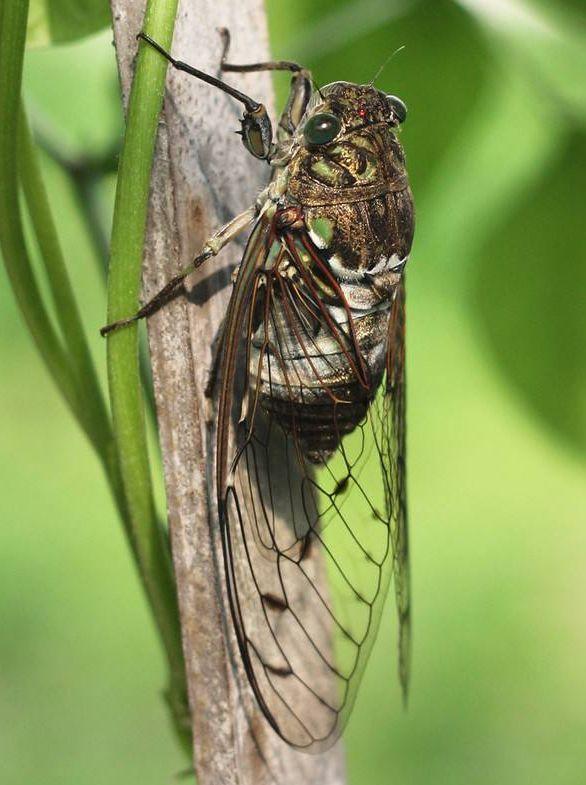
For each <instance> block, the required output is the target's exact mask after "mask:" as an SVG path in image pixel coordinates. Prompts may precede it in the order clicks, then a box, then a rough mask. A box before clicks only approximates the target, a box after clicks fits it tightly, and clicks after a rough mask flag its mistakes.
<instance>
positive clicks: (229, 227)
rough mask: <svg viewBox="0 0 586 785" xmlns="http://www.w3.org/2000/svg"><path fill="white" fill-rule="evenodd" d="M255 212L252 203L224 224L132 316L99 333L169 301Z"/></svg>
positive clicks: (126, 322)
mask: <svg viewBox="0 0 586 785" xmlns="http://www.w3.org/2000/svg"><path fill="white" fill-rule="evenodd" d="M257 214H258V206H257V205H254V206H253V207H249V208H248V210H245V211H244V212H243V213H240V215H237V216H236V217H235V218H233V219H232V220H231V221H230V222H229V223H227V224H225V226H223V227H222V228H221V229H219V230H218V231H217V232H216V233H215V234H213V235H212V236H211V237H210V239H209V240H208V241H207V243H206V244H205V245H204V247H203V250H202V252H201V253H200V254H199V256H196V257H195V259H194V260H193V261H192V262H191V264H190V265H189V266H188V267H186V268H185V269H184V270H182V271H181V272H180V273H179V275H176V276H175V278H172V279H171V280H170V281H169V283H168V284H166V285H165V286H163V288H162V289H161V291H160V292H157V294H155V296H154V297H153V298H152V299H151V300H149V301H148V303H145V304H144V305H143V306H142V308H141V309H140V310H139V311H137V312H136V313H135V314H134V316H129V317H127V318H126V319H119V320H118V321H116V322H112V324H107V325H106V326H105V327H102V329H101V330H100V333H101V334H102V335H108V333H111V332H113V331H114V330H118V329H120V327H126V326H127V325H129V324H132V322H136V321H137V320H138V319H144V318H145V317H147V316H151V315H152V314H153V313H155V312H156V311H158V310H159V308H162V307H163V305H165V304H166V303H168V302H170V301H171V300H172V299H173V298H174V297H176V296H177V295H178V294H179V292H180V291H181V290H182V289H183V287H184V282H185V279H186V278H187V276H188V275H190V274H191V273H192V272H193V271H194V270H197V268H198V267H200V266H201V265H202V264H203V263H204V262H205V261H207V260H208V259H210V258H211V257H212V256H216V254H218V253H219V252H220V250H221V249H222V248H223V247H224V246H225V245H227V244H228V243H230V242H231V241H232V240H234V238H235V237H237V236H238V235H239V234H240V233H241V232H243V231H244V230H245V229H248V227H249V226H250V224H251V223H252V222H253V221H254V219H255V218H256V216H257Z"/></svg>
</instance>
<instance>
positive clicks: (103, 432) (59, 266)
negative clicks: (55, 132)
mask: <svg viewBox="0 0 586 785" xmlns="http://www.w3.org/2000/svg"><path fill="white" fill-rule="evenodd" d="M19 131H20V133H19V140H18V166H19V174H20V178H21V182H22V186H23V190H24V195H25V198H26V203H27V207H28V211H29V214H30V217H31V221H32V225H33V229H34V232H35V235H36V239H37V242H38V245H39V250H40V251H41V257H42V260H43V263H44V265H45V269H46V272H47V278H48V281H49V286H50V290H51V295H52V297H53V302H54V304H55V313H56V315H57V320H58V322H59V326H60V328H61V333H62V335H63V338H64V340H65V343H66V345H67V349H68V354H69V358H70V361H71V363H72V365H73V368H74V371H75V375H76V382H77V387H78V389H79V398H80V400H81V401H83V405H82V407H81V409H80V411H79V412H78V416H79V418H80V420H81V424H82V427H83V429H84V431H85V432H86V433H87V435H88V437H89V439H90V441H91V442H92V444H93V445H94V447H95V449H96V451H97V453H98V455H99V456H100V458H101V459H102V460H103V461H106V460H107V456H108V455H109V453H110V452H111V446H112V442H113V434H112V427H111V425H110V417H109V415H108V411H107V408H106V403H105V400H104V397H103V395H102V391H101V390H100V383H99V381H98V375H97V373H96V369H95V366H94V363H93V360H92V357H91V354H90V350H89V346H88V344H87V340H86V336H85V331H84V328H83V324H82V320H81V317H80V313H79V309H78V307H77V302H76V299H75V295H74V292H73V288H72V286H71V282H70V280H69V275H68V273H67V268H66V266H65V259H64V258H63V253H62V251H61V246H60V243H59V238H58V236H57V230H56V228H55V224H54V222H53V216H52V214H51V208H50V206H49V199H48V197H47V192H46V190H45V185H44V183H43V179H42V176H41V171H40V167H39V161H38V156H37V151H36V149H35V147H34V144H33V141H32V138H31V134H30V130H29V127H28V124H27V120H26V116H25V113H24V111H23V110H21V117H20V124H19Z"/></svg>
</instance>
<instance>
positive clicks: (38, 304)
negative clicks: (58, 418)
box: [0, 0, 82, 417]
mask: <svg viewBox="0 0 586 785" xmlns="http://www.w3.org/2000/svg"><path fill="white" fill-rule="evenodd" d="M0 9H1V10H0V13H1V14H2V16H1V18H0V33H1V37H0V74H2V78H1V79H0V117H1V118H2V122H0V246H1V248H2V256H3V259H4V264H5V266H6V270H7V273H8V277H9V279H10V283H11V286H12V289H13V291H14V295H15V297H16V299H17V302H18V306H19V308H20V311H21V313H22V315H23V317H24V319H25V321H26V323H27V326H28V328H29V330H30V333H31V335H32V337H33V340H34V341H35V343H36V345H37V348H38V350H39V353H40V355H41V357H42V359H43V361H44V362H45V364H46V366H47V368H48V370H49V373H50V374H51V376H52V377H53V380H54V381H55V383H56V385H57V387H58V389H59V391H60V392H61V394H62V395H63V397H64V398H65V400H66V401H67V403H68V404H69V406H70V407H71V409H72V410H73V412H74V413H75V415H76V417H78V414H79V411H80V406H81V403H82V402H81V400H80V398H79V394H78V390H77V389H76V387H77V385H76V379H75V375H74V373H73V370H72V367H71V363H70V361H69V358H68V357H67V354H66V352H65V350H64V348H63V346H62V344H61V342H60V340H59V338H58V336H57V334H56V332H55V330H54V328H53V325H52V323H51V320H50V319H49V316H48V314H47V311H46V309H45V307H44V305H43V301H42V299H41V295H40V292H39V288H38V286H37V284H36V281H35V277H34V273H33V270H32V266H31V263H30V259H29V255H28V253H27V249H26V244H25V238H24V231H23V226H22V221H21V216H20V211H19V204H18V170H17V139H18V122H19V114H20V87H21V79H22V62H23V56H24V42H25V35H26V21H27V14H28V2H27V0H23V1H22V2H18V3H14V2H7V3H3V4H2V6H0Z"/></svg>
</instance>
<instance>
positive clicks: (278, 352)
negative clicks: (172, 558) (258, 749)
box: [218, 218, 409, 751]
mask: <svg viewBox="0 0 586 785" xmlns="http://www.w3.org/2000/svg"><path fill="white" fill-rule="evenodd" d="M302 245H303V247H304V248H305V247H307V248H308V249H309V257H311V258H308V256H307V253H306V252H305V251H301V250H300V248H301V247H302ZM308 263H311V264H314V265H315V264H317V265H318V266H320V269H321V272H322V274H323V281H322V283H321V284H320V283H319V280H318V278H317V277H316V276H313V275H312V274H310V272H309V267H308ZM328 298H329V300H331V301H332V302H335V303H337V305H336V306H335V307H330V304H328ZM403 306H404V292H403V290H402V289H401V290H400V291H398V293H397V296H396V298H395V301H394V303H393V307H392V309H391V311H390V314H389V311H388V310H387V311H386V312H385V313H384V314H383V315H382V317H381V319H379V320H378V322H377V324H378V326H377V327H376V329H375V333H376V331H377V330H378V335H375V336H374V338H373V341H376V339H377V337H378V338H381V337H382V341H380V343H381V347H382V348H381V355H382V361H381V369H380V373H377V374H374V375H372V374H370V375H369V373H368V370H366V371H364V369H365V367H366V364H365V362H364V357H362V356H361V348H360V347H361V346H364V343H365V341H364V336H363V338H362V339H360V335H361V333H363V332H365V331H366V330H367V329H369V325H367V324H365V325H361V324H358V322H357V320H356V319H353V318H352V315H351V313H350V310H349V309H348V307H347V306H346V305H345V302H344V300H343V293H342V292H341V291H340V290H339V287H337V285H336V284H335V282H334V283H332V281H331V280H330V279H329V278H328V276H327V270H325V267H324V264H323V262H322V261H321V260H320V259H319V257H318V256H317V255H316V254H315V249H313V250H312V249H311V247H310V246H308V245H307V242H306V240H305V238H304V243H303V244H300V242H299V239H298V238H296V237H295V236H294V235H289V236H288V238H286V241H285V240H284V239H283V237H282V236H281V237H277V234H276V232H275V229H274V222H272V221H271V220H269V219H268V218H263V219H261V221H260V222H259V224H258V225H257V227H256V228H255V230H254V231H253V234H252V236H251V239H250V241H249V245H248V247H247V251H246V253H245V257H244V261H243V264H242V268H241V270H240V274H239V277H238V280H237V283H236V287H235V290H234V294H233V297H232V301H231V304H230V309H229V313H228V315H227V327H226V336H227V340H226V342H225V350H224V356H223V362H222V366H223V369H222V392H221V399H220V407H219V408H220V414H219V420H218V493H219V508H220V524H221V529H222V542H223V549H224V560H225V570H226V578H227V588H228V596H229V600H230V606H231V612H232V618H233V622H234V627H235V631H236V636H237V640H238V645H239V649H240V653H241V656H242V660H243V663H244V667H245V670H246V673H247V676H248V679H249V682H250V685H251V687H252V689H253V691H254V693H255V696H256V698H257V700H258V703H259V705H260V707H261V709H262V711H263V713H264V714H265V716H266V718H267V720H268V721H269V723H270V724H271V725H272V727H273V728H274V729H275V731H276V732H277V733H278V734H279V735H280V736H281V737H282V738H283V739H284V740H286V741H287V742H288V743H290V744H291V745H293V746H295V747H299V748H303V749H306V750H311V751H319V750H322V749H325V748H327V747H328V746H330V745H331V744H333V743H334V741H335V740H336V738H337V737H338V736H339V734H340V733H341V731H342V728H343V726H344V724H345V722H346V719H347V717H348V714H349V712H350V709H351V707H352V704H353V702H354V698H355V695H356V690H357V687H358V684H359V681H360V678H361V675H362V672H363V670H364V667H365V665H366V661H367V659H368V655H369V653H370V650H371V647H372V644H373V642H374V638H375V635H376V630H377V628H378V624H379V621H380V616H381V612H382V607H383V603H384V600H385V597H386V594H387V590H388V584H389V581H390V578H391V575H392V573H393V571H394V572H395V575H396V593H397V604H398V608H399V618H400V626H401V630H402V632H401V636H400V638H401V644H400V657H399V660H400V673H401V680H402V682H403V684H404V685H405V684H406V680H407V670H408V666H407V660H408V626H409V600H408V570H407V528H406V516H405V471H404V466H405V461H404V450H405V430H404V414H405V408H404V371H403V367H404V329H403V325H404V319H403V312H404V311H403ZM371 327H372V326H371ZM373 329H374V328H373ZM381 330H384V334H382V336H381V335H380V333H381ZM385 349H386V352H385ZM341 368H342V369H344V371H343V372H341V371H340V369H341ZM350 421H356V422H357V424H356V425H355V427H354V428H352V427H351V425H349V423H350ZM230 431H231V432H232V433H233V436H232V437H231V436H230ZM349 431H350V432H349ZM320 445H321V447H320ZM324 445H325V447H324Z"/></svg>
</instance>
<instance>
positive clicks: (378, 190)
mask: <svg viewBox="0 0 586 785" xmlns="http://www.w3.org/2000/svg"><path fill="white" fill-rule="evenodd" d="M288 175H289V178H288V188H287V191H286V193H285V195H284V197H283V198H282V200H281V203H280V206H279V209H278V210H277V211H276V213H275V215H274V217H273V226H274V230H273V232H272V234H271V241H270V243H269V247H268V248H267V257H266V263H265V269H264V271H263V273H262V275H263V287H265V290H264V291H263V292H262V293H261V295H260V297H259V298H258V303H257V308H256V316H255V324H254V327H253V333H254V339H253V341H252V346H253V349H252V355H253V356H252V357H251V360H252V362H251V369H252V370H251V384H252V386H253V387H254V389H255V393H256V392H257V393H258V394H259V401H260V404H261V407H262V409H263V410H264V411H265V412H267V413H268V414H269V415H270V416H271V417H272V418H273V420H276V421H277V422H278V424H279V425H280V426H281V427H282V428H283V430H284V431H285V432H286V433H287V434H289V435H293V436H294V438H295V442H296V444H298V445H299V448H300V450H301V452H302V453H303V455H304V457H305V458H306V459H307V460H309V461H310V462H313V463H323V462H325V461H326V460H327V458H328V457H329V456H330V455H331V454H332V453H333V452H334V451H335V450H336V448H337V447H338V445H339V443H340V441H341V440H342V438H343V437H344V436H345V435H346V434H348V433H350V432H351V431H353V430H354V429H355V428H356V427H357V425H359V423H361V422H362V421H363V419H364V417H365V415H366V413H367V410H368V407H369V405H370V403H371V402H372V400H373V398H374V396H375V394H376V390H377V388H378V386H379V385H380V382H381V380H382V378H383V375H384V372H385V360H386V345H387V334H388V321H389V313H390V308H391V305H392V301H393V296H394V293H395V290H396V286H397V284H398V282H399V281H400V276H401V274H402V271H403V266H404V264H405V261H406V258H407V255H408V252H409V249H410V246H411V240H412V234H413V209H412V202H411V193H410V190H409V187H408V184H407V180H406V177H405V171H404V158H403V154H402V150H401V147H400V145H399V143H398V142H397V140H396V138H395V136H394V135H393V133H392V132H391V130H390V129H389V128H388V127H387V126H386V125H383V124H379V125H377V126H374V127H367V128H365V129H363V130H362V131H361V132H356V133H354V134H352V135H351V136H350V137H349V138H347V139H345V140H343V141H342V142H340V143H339V144H337V145H332V146H331V148H328V150H327V152H321V153H316V152H312V151H310V150H307V149H303V150H300V151H299V153H298V154H297V156H295V157H294V158H293V160H292V162H291V164H290V166H289V172H288ZM265 298H268V300H270V303H271V305H270V309H268V308H265V306H264V303H265V302H266V299H265ZM259 353H263V355H264V361H263V362H260V361H259ZM255 368H259V369H260V370H259V373H258V374H257V375H256V378H254V377H255V375H254V369H255Z"/></svg>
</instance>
